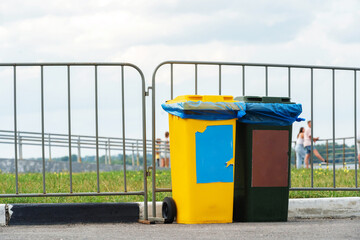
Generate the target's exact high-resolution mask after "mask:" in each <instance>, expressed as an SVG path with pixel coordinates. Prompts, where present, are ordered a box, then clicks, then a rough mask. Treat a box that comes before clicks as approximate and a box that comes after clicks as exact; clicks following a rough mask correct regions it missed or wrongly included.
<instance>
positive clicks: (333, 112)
mask: <svg viewBox="0 0 360 240" xmlns="http://www.w3.org/2000/svg"><path fill="white" fill-rule="evenodd" d="M332 125H333V126H332V127H333V129H332V130H333V145H332V151H333V187H334V188H335V187H336V175H335V69H332Z"/></svg>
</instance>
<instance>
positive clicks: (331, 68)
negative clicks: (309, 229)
mask: <svg viewBox="0 0 360 240" xmlns="http://www.w3.org/2000/svg"><path fill="white" fill-rule="evenodd" d="M165 65H168V66H170V72H169V73H168V76H169V78H168V79H167V81H168V83H169V84H170V99H173V97H174V66H175V65H177V66H179V65H188V66H192V67H193V74H194V75H193V80H194V92H193V94H195V95H196V94H198V67H199V66H213V67H215V68H217V70H218V76H217V79H218V91H217V94H218V95H222V70H223V67H225V66H232V67H238V68H240V70H241V72H242V74H241V75H240V76H239V77H238V79H239V81H241V83H242V92H240V91H239V93H238V95H242V96H245V95H246V93H247V88H246V86H247V78H246V71H247V70H248V69H250V68H257V69H259V68H260V69H263V70H264V73H265V74H264V75H263V82H264V85H265V91H264V93H263V94H264V95H265V96H268V94H269V91H268V90H269V69H274V68H275V69H285V70H287V96H288V97H291V84H292V81H293V80H292V72H293V70H294V69H305V70H308V71H309V72H310V89H311V93H310V94H311V95H310V103H311V118H310V120H311V121H312V128H311V136H313V129H314V127H316V126H314V121H313V119H314V71H315V70H325V71H331V74H332V92H331V94H332V126H333V127H332V155H333V156H332V158H333V159H335V139H336V138H335V97H336V96H335V81H336V76H335V72H337V71H347V72H350V73H352V74H353V85H354V87H353V90H354V91H353V96H354V122H353V123H354V135H353V137H354V146H356V136H357V134H356V133H357V125H356V122H357V118H356V117H357V116H356V107H357V105H356V104H357V103H356V102H357V93H356V89H357V72H358V71H360V68H349V67H336V66H315V65H288V64H262V63H240V62H202V61H166V62H162V63H160V64H159V65H158V66H157V67H156V68H155V70H154V72H153V75H152V86H151V88H152V140H153V156H154V141H155V138H156V129H155V127H156V106H157V105H159V104H157V103H156V98H155V97H156V95H157V93H156V83H157V73H158V71H159V69H161V68H162V67H163V66H165ZM188 94H190V93H188ZM311 147H313V141H311ZM353 158H354V159H355V160H354V161H355V162H356V159H357V149H356V148H355V151H354V155H353ZM313 160H314V156H313V152H312V153H311V157H310V165H311V187H304V188H290V190H293V191H294V190H297V191H300V190H302V191H314V190H332V191H339V190H342V191H344V190H345V191H359V188H358V181H357V164H355V186H354V187H352V188H340V187H337V186H336V181H335V180H336V179H335V178H336V174H335V168H336V167H335V161H333V187H330V188H317V187H314V161H313ZM154 163H155V159H154V158H153V165H155V164H154ZM155 178H156V174H155V168H154V171H153V172H152V182H153V184H152V185H153V192H152V194H153V197H152V198H153V215H154V216H155V215H156V208H155V199H156V193H157V192H170V191H171V189H170V188H168V189H159V188H156V185H155V180H156V179H155Z"/></svg>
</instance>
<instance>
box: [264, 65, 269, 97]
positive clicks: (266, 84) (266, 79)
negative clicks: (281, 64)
mask: <svg viewBox="0 0 360 240" xmlns="http://www.w3.org/2000/svg"><path fill="white" fill-rule="evenodd" d="M268 82H269V80H268V66H265V96H268V91H269V90H268V88H269V86H268Z"/></svg>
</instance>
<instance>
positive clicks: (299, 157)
mask: <svg viewBox="0 0 360 240" xmlns="http://www.w3.org/2000/svg"><path fill="white" fill-rule="evenodd" d="M304 132H305V128H304V127H301V128H300V130H299V133H298V135H297V140H296V146H295V152H296V164H295V166H296V168H301V167H302V164H303V161H304V158H305V154H306V152H305V148H304Z"/></svg>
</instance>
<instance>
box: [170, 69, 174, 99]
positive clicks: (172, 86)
mask: <svg viewBox="0 0 360 240" xmlns="http://www.w3.org/2000/svg"><path fill="white" fill-rule="evenodd" d="M170 75H171V76H170V77H171V86H170V96H171V100H172V99H173V98H174V64H170Z"/></svg>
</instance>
